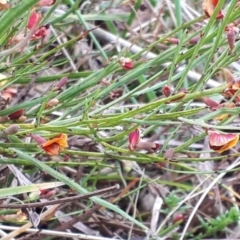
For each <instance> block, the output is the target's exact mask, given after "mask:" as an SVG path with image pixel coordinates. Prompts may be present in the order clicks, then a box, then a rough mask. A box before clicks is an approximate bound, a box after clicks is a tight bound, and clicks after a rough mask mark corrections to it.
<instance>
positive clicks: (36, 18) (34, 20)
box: [27, 11, 42, 30]
mask: <svg viewBox="0 0 240 240" xmlns="http://www.w3.org/2000/svg"><path fill="white" fill-rule="evenodd" d="M41 19H42V15H41V13H39V12H36V11H33V12H32V13H31V15H30V17H29V19H28V23H27V27H28V29H30V30H31V29H32V28H33V26H35V25H37V24H38V23H39V22H40V20H41Z"/></svg>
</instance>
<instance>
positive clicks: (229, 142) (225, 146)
mask: <svg viewBox="0 0 240 240" xmlns="http://www.w3.org/2000/svg"><path fill="white" fill-rule="evenodd" d="M207 133H208V137H209V147H210V148H211V149H212V150H214V151H215V152H217V153H222V152H225V151H227V150H229V149H231V148H233V147H234V146H235V145H236V144H237V142H238V140H239V135H238V134H235V133H228V134H224V133H219V132H217V131H213V130H208V131H207Z"/></svg>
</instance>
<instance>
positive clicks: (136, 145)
mask: <svg viewBox="0 0 240 240" xmlns="http://www.w3.org/2000/svg"><path fill="white" fill-rule="evenodd" d="M128 141H129V146H128V148H129V150H130V151H134V150H146V151H147V152H149V153H153V152H156V151H157V149H158V148H159V147H160V145H159V144H158V143H155V142H144V141H141V137H140V130H139V129H138V128H137V129H135V130H134V131H133V132H131V133H130V134H129V137H128Z"/></svg>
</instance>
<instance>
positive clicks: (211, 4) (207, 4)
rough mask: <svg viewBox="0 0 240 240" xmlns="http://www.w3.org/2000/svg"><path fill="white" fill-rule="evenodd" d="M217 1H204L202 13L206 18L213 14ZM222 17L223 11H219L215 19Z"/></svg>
mask: <svg viewBox="0 0 240 240" xmlns="http://www.w3.org/2000/svg"><path fill="white" fill-rule="evenodd" d="M218 2H219V0H204V1H203V4H202V8H203V11H204V12H205V14H206V16H207V17H209V18H210V17H211V16H212V15H213V13H214V10H215V8H216V6H217V4H218ZM223 17H224V13H223V11H220V12H219V13H218V15H217V17H216V18H217V19H222V18H223Z"/></svg>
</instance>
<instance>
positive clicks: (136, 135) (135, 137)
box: [128, 128, 140, 151]
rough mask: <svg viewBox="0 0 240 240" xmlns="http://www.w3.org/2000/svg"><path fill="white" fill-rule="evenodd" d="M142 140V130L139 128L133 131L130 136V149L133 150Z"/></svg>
mask: <svg viewBox="0 0 240 240" xmlns="http://www.w3.org/2000/svg"><path fill="white" fill-rule="evenodd" d="M139 141H140V130H139V129H138V128H137V129H135V130H134V131H133V132H131V133H130V134H129V136H128V142H129V146H128V148H129V150H130V151H133V150H134V149H135V147H136V145H137V144H138V143H139Z"/></svg>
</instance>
